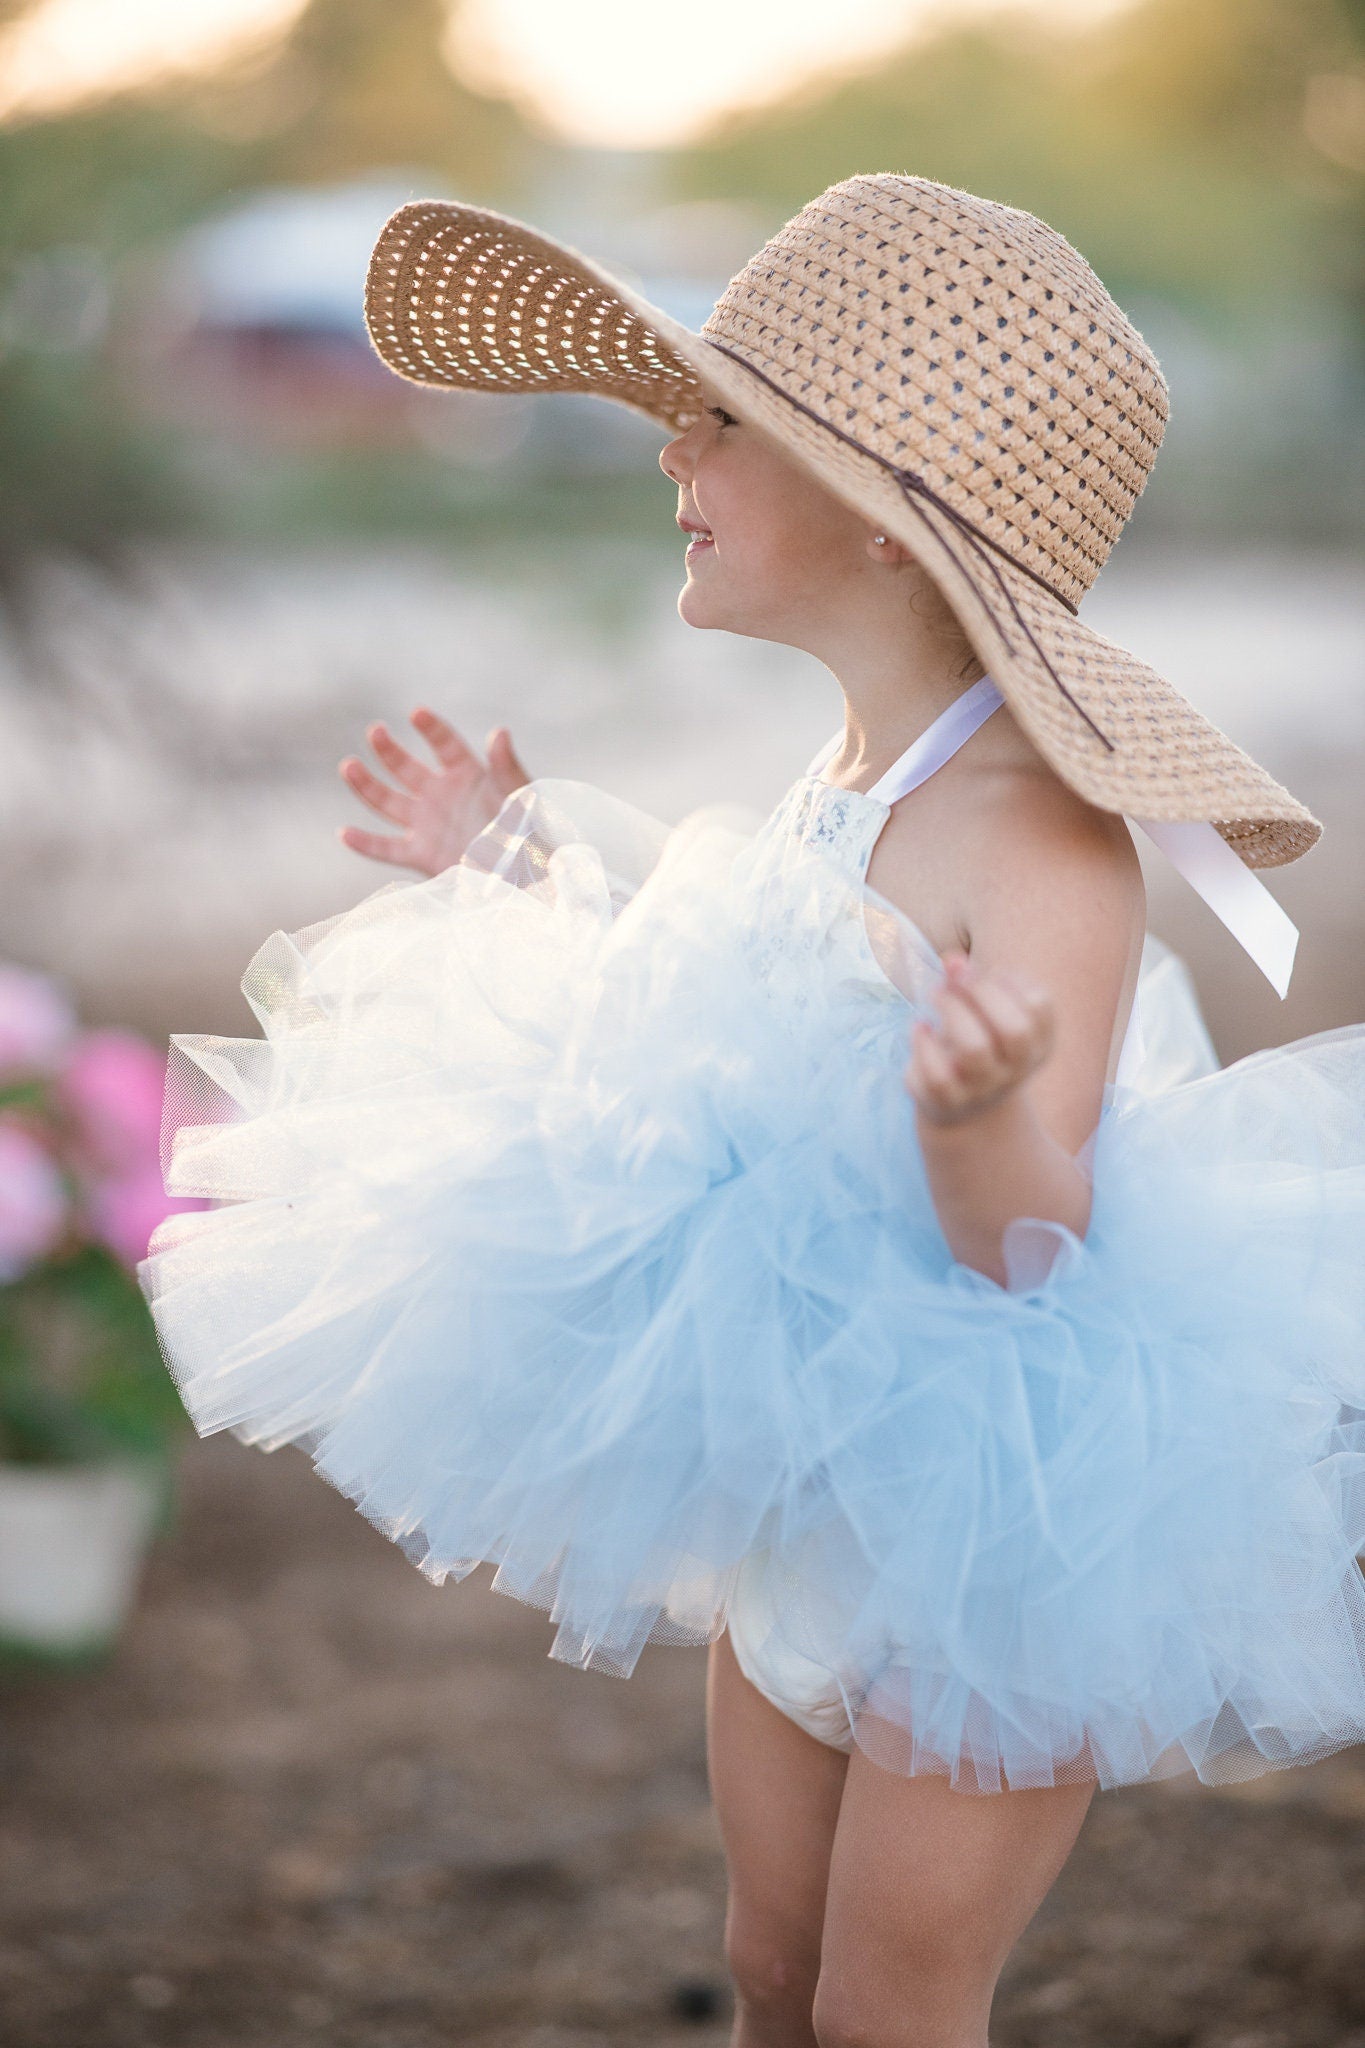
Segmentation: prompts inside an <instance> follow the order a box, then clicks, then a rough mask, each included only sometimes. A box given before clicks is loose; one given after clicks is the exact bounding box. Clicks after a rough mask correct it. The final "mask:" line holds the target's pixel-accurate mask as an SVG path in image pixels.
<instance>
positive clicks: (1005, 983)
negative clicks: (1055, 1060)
mask: <svg viewBox="0 0 1365 2048" xmlns="http://www.w3.org/2000/svg"><path fill="white" fill-rule="evenodd" d="M936 993H937V994H938V996H939V997H940V998H942V997H944V996H948V997H950V998H952V999H953V1000H954V1001H955V1003H956V1005H957V1006H958V1007H957V1008H956V1009H955V1010H954V1012H953V1014H954V1015H955V1016H961V1015H962V1014H963V1013H964V1011H969V1012H970V1013H971V1015H972V1016H973V1017H974V1018H976V1020H977V1021H978V1024H979V1026H980V1028H981V1029H982V1030H983V1031H985V1032H986V1033H987V1034H988V1036H989V1039H990V1042H991V1043H992V1045H993V1046H994V1047H995V1050H996V1052H997V1053H998V1054H999V1056H1000V1057H1001V1058H1004V1059H1009V1060H1013V1059H1017V1058H1018V1057H1019V1056H1020V1054H1021V1053H1023V1052H1025V1051H1027V1048H1028V1046H1029V1043H1030V1041H1031V1040H1032V1038H1033V1036H1034V1033H1035V1031H1036V1029H1037V1026H1038V1023H1039V1006H1038V1003H1037V1001H1036V999H1034V998H1032V997H1031V995H1030V992H1029V987H1028V985H1027V984H1023V983H1021V982H1020V981H1019V980H1018V979H1016V978H1015V977H1014V976H1012V975H1009V974H1007V973H1006V972H1005V971H1004V970H1002V969H996V970H995V972H994V973H992V974H980V973H977V972H975V971H973V970H972V969H971V968H970V967H968V968H963V967H960V966H959V967H955V968H954V969H953V971H952V973H951V975H950V976H949V978H948V979H947V980H946V982H945V983H944V985H943V986H942V987H941V988H940V989H939V990H938V991H937V992H936ZM1040 993H1041V991H1040Z"/></svg>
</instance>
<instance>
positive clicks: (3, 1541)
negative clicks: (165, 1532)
mask: <svg viewBox="0 0 1365 2048" xmlns="http://www.w3.org/2000/svg"><path fill="white" fill-rule="evenodd" d="M164 1486H165V1478H164V1473H163V1471H162V1468H161V1467H160V1466H159V1465H158V1464H156V1463H154V1462H151V1461H148V1462H146V1463H142V1464H133V1463H110V1464H99V1465H7V1464H4V1463H0V1649H7V1650H18V1651H21V1652H30V1653H36V1654H38V1655H40V1656H54V1657H80V1656H85V1655H90V1654H96V1653H98V1652H99V1651H101V1650H104V1649H107V1648H108V1646H109V1645H110V1644H111V1643H112V1641H113V1640H114V1638H115V1637H116V1636H117V1634H118V1632H119V1629H120V1628H121V1627H122V1625H123V1622H124V1619H125V1617H126V1616H127V1613H128V1610H129V1608H130V1607H131V1606H132V1602H133V1596H134V1594H135V1592H136V1590H137V1582H138V1578H139V1575H140V1572H141V1567H142V1560H143V1557H144V1555H145V1554H146V1550H147V1545H148V1543H149V1541H150V1539H151V1535H152V1531H153V1528H154V1526H155V1523H156V1518H157V1514H158V1512H159V1510H160V1506H161V1501H162V1497H163V1490H164Z"/></svg>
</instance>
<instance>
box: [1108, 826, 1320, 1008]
mask: <svg viewBox="0 0 1365 2048" xmlns="http://www.w3.org/2000/svg"><path fill="white" fill-rule="evenodd" d="M1131 822H1132V823H1133V824H1135V825H1141V827H1142V829H1143V831H1144V832H1145V833H1146V834H1147V837H1148V838H1149V839H1150V840H1151V841H1152V842H1153V844H1154V845H1156V846H1159V847H1160V849H1161V851H1162V852H1163V853H1164V854H1165V856H1166V858H1167V860H1168V861H1169V862H1170V863H1171V866H1172V867H1173V868H1175V869H1176V871H1177V873H1179V874H1182V875H1183V876H1184V877H1185V880H1186V881H1187V882H1188V883H1189V885H1190V887H1191V888H1192V889H1193V890H1194V891H1195V893H1196V895H1199V896H1202V897H1203V899H1204V901H1205V902H1206V903H1207V904H1208V906H1209V909H1210V910H1211V911H1212V912H1213V914H1214V916H1215V917H1216V918H1218V919H1219V920H1220V921H1221V922H1222V923H1223V924H1225V925H1226V926H1227V928H1228V930H1229V931H1230V932H1231V933H1232V936H1233V937H1234V939H1236V940H1237V943H1238V944H1239V945H1240V946H1241V947H1242V948H1243V949H1244V951H1245V952H1247V953H1248V954H1250V956H1251V958H1252V959H1253V960H1254V961H1255V963H1256V965H1257V966H1258V967H1259V968H1260V970H1261V972H1262V974H1264V976H1265V978H1266V980H1267V981H1268V982H1269V983H1270V985H1271V987H1272V988H1273V989H1274V991H1275V993H1276V995H1278V996H1281V997H1283V996H1286V995H1287V994H1288V993H1289V977H1290V975H1291V974H1292V973H1293V971H1294V949H1295V947H1296V946H1297V945H1298V943H1299V928H1298V926H1297V925H1296V924H1295V923H1294V920H1293V919H1292V918H1291V917H1290V916H1289V914H1288V912H1287V911H1285V910H1284V909H1283V908H1282V907H1281V906H1280V904H1278V903H1277V902H1276V901H1275V898H1274V897H1273V896H1272V895H1271V893H1270V891H1269V889H1267V888H1266V886H1265V883H1264V882H1262V881H1261V880H1260V879H1259V877H1258V876H1257V875H1255V874H1253V872H1252V870H1251V869H1250V868H1249V867H1247V866H1246V864H1245V862H1244V861H1243V860H1242V857H1241V855H1240V854H1238V853H1235V852H1234V851H1233V849H1232V848H1231V847H1230V846H1229V845H1228V842H1227V840H1226V839H1224V837H1223V835H1222V833H1221V832H1220V831H1219V830H1218V828H1217V826H1216V825H1211V824H1209V822H1208V821H1207V819H1202V818H1201V819H1197V820H1190V819H1181V820H1180V821H1179V822H1172V821H1171V820H1170V819H1166V818H1134V819H1132V821H1131Z"/></svg>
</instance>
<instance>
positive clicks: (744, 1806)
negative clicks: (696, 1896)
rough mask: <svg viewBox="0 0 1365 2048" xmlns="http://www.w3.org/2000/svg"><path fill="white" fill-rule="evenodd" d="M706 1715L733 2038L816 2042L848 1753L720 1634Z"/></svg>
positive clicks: (781, 2046)
mask: <svg viewBox="0 0 1365 2048" xmlns="http://www.w3.org/2000/svg"><path fill="white" fill-rule="evenodd" d="M706 1725H707V1748H708V1756H709V1768H710V1777H711V1797H712V1799H713V1801H714V1803H715V1808H716V1816H717V1819H718V1820H719V1823H720V1832H721V1839H722V1841H723V1843H724V1845H725V1861H726V1867H727V1871H728V1875H729V1883H730V1895H729V1904H728V1907H727V1911H726V1922H725V1948H726V1958H727V1961H728V1962H729V1966H730V1974H731V1976H732V1977H733V1979H734V1984H735V1999H736V2018H735V2031H734V2034H733V2035H732V2037H731V2048H815V2043H816V2037H815V2032H814V2027H813V2022H812V2018H811V2012H812V2007H813V2005H814V2001H815V1986H816V1980H817V1978H818V1976H819V1974H820V1939H821V1928H822V1926H823V1924H824V1917H825V1891H826V1883H827V1879H828V1874H829V1859H830V1849H831V1845H832V1843H833V1840H834V1832H835V1828H836V1826H837V1824H838V1819H839V1802H840V1797H841V1794H842V1792H843V1788H844V1777H845V1773H846V1771H847V1769H848V1758H847V1757H846V1756H844V1755H843V1753H842V1752H841V1751H839V1750H837V1749H830V1748H828V1747H827V1746H826V1744H824V1743H822V1742H817V1741H816V1740H815V1737H814V1736H813V1735H808V1734H807V1733H806V1731H805V1729H804V1728H798V1727H797V1725H796V1723H795V1722H794V1721H791V1720H789V1719H788V1718H787V1716H786V1715H785V1714H782V1713H779V1712H778V1710H777V1708H776V1707H775V1706H773V1705H772V1703H771V1701H769V1700H767V1699H765V1698H764V1696H763V1694H762V1693H761V1692H759V1691H758V1690H757V1688H756V1687H754V1686H752V1685H751V1684H750V1683H749V1681H748V1679H747V1678H746V1677H745V1676H744V1674H743V1672H742V1671H741V1670H740V1668H739V1665H738V1663H737V1662H736V1660H735V1653H734V1650H733V1648H732V1646H731V1643H730V1638H729V1636H728V1635H722V1636H720V1637H719V1638H718V1640H717V1641H715V1642H714V1643H712V1645H711V1649H710V1657H709V1662H708V1667H707V1680H706Z"/></svg>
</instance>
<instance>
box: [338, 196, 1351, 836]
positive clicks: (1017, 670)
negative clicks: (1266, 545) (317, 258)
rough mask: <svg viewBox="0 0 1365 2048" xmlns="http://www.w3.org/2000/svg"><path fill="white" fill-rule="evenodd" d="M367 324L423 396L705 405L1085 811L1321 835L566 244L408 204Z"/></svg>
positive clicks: (944, 513) (899, 494) (488, 217)
mask: <svg viewBox="0 0 1365 2048" xmlns="http://www.w3.org/2000/svg"><path fill="white" fill-rule="evenodd" d="M365 320H366V325H367V328H368V330H369V334H370V338H371V340H372V342H373V344H374V347H375V349H376V351H377V352H378V354H379V356H380V357H381V358H382V360H383V361H384V362H385V363H386V364H387V365H388V367H389V368H390V369H391V370H393V371H395V372H396V374H397V375H398V376H400V377H404V378H406V379H408V380H409V381H410V382H414V383H418V384H424V385H433V386H437V387H441V388H444V389H447V390H457V391H465V392H475V391H483V392H504V393H507V392H520V393H523V394H526V393H533V392H545V391H576V392H585V393H590V394H595V395H598V396H601V397H604V398H611V399H615V400H616V401H617V402H618V403H620V404H623V405H627V406H630V407H631V408H632V409H633V410H635V411H638V412H642V413H644V414H645V415H646V417H648V418H650V419H652V420H653V421H655V422H656V424H658V425H661V426H664V427H666V428H668V429H669V430H670V432H672V433H680V432H683V431H685V430H686V428H687V427H688V426H690V425H691V424H692V422H693V421H694V420H695V419H696V418H697V417H698V415H699V413H700V412H701V409H702V406H703V404H704V403H705V402H707V400H708V399H711V398H714V399H715V400H717V401H718V402H720V403H721V404H723V405H724V406H725V407H726V408H727V409H732V410H733V411H734V412H735V414H736V416H737V417H739V418H740V419H743V420H744V421H745V422H746V423H748V424H750V425H752V426H754V427H755V428H756V429H758V430H759V431H761V432H762V433H764V434H765V435H767V436H768V437H770V438H771V439H772V440H773V441H774V442H775V443H776V444H777V445H778V446H779V447H780V449H781V450H782V451H783V452H784V453H785V454H786V455H787V456H788V457H790V458H791V459H793V460H795V461H797V462H799V463H800V464H801V465H802V466H803V467H804V468H805V469H807V470H808V471H809V472H810V473H811V474H812V475H813V476H814V477H816V478H817V479H818V480H819V481H820V482H821V483H822V484H823V485H825V487H826V488H827V489H828V490H829V491H831V492H832V493H833V495H834V496H836V497H837V498H839V499H840V500H841V501H842V502H844V503H845V504H847V505H849V506H850V507H852V508H853V509H854V510H856V511H858V512H860V513H862V514H864V515H866V517H867V518H868V519H869V520H871V521H874V522H876V524H877V526H878V528H879V530H881V531H883V532H885V533H888V534H891V535H894V537H895V538H896V539H897V540H899V541H900V542H902V543H903V545H904V546H905V547H907V548H908V549H909V550H910V551H911V552H912V553H913V554H914V555H915V557H916V558H917V559H918V560H919V561H920V562H921V563H922V564H923V566H924V568H925V569H926V570H927V572H928V573H929V574H930V575H931V576H932V577H933V579H934V581H935V583H936V584H937V586H938V588H939V589H940V590H941V591H942V593H943V596H944V598H945V599H946V600H947V602H948V604H949V605H950V606H951V607H952V610H953V611H954V613H955V614H956V616H957V617H958V618H959V620H960V621H961V623H962V626H963V628H964V630H965V632H966V634H967V636H968V638H969V639H970V641H971V644H972V646H973V648H974V649H975V651H976V653H977V655H978V656H979V658H980V659H981V661H982V662H983V663H984V664H985V665H986V668H987V669H988V670H989V672H990V674H991V676H992V677H993V678H994V679H995V681H996V683H997V684H998V686H999V688H1000V690H1001V691H1002V693H1003V695H1004V697H1005V699H1006V701H1007V702H1008V704H1009V706H1010V709H1011V711H1012V712H1013V714H1014V716H1015V717H1016V718H1017V720H1018V722H1019V724H1020V725H1021V727H1022V728H1023V730H1024V731H1025V732H1026V733H1027V734H1028V736H1029V738H1030V739H1031V740H1032V741H1033V743H1034V745H1035V746H1036V747H1037V748H1038V750H1039V752H1040V753H1041V754H1042V755H1043V757H1044V758H1045V759H1046V760H1047V761H1048V763H1049V764H1050V765H1051V766H1052V767H1053V768H1054V769H1055V770H1056V772H1057V773H1058V774H1059V775H1060V776H1061V777H1062V779H1063V780H1064V781H1065V782H1067V783H1068V784H1069V785H1070V786H1071V787H1072V788H1073V789H1075V790H1077V791H1078V792H1079V793H1080V794H1081V795H1082V796H1084V797H1086V798H1087V799H1088V800H1089V801H1090V802H1091V803H1094V804H1096V805H1098V806H1100V807H1101V808H1102V809H1104V810H1110V811H1118V812H1122V813H1124V814H1126V815H1127V816H1129V817H1131V818H1134V819H1137V820H1147V819H1150V820H1161V821H1182V820H1208V821H1209V822H1211V823H1212V824H1213V825H1215V826H1216V828H1217V830H1218V831H1219V833H1220V834H1221V835H1222V837H1223V838H1224V839H1225V840H1226V841H1227V842H1228V844H1229V845H1231V846H1232V847H1233V848H1234V850H1235V851H1236V852H1237V853H1238V854H1239V855H1240V857H1241V859H1242V860H1243V861H1244V863H1245V864H1246V865H1247V866H1248V867H1249V868H1266V867H1279V866H1283V865H1285V864H1286V863H1287V862H1290V861H1293V860H1297V859H1298V858H1299V857H1300V855H1302V854H1304V853H1306V852H1307V851H1308V850H1309V848H1310V847H1311V846H1313V845H1315V844H1316V842H1317V840H1318V839H1319V838H1320V837H1321V834H1322V829H1323V828H1322V825H1321V823H1320V821H1319V820H1318V819H1317V818H1315V817H1314V816H1313V814H1312V812H1311V811H1309V810H1308V809H1306V808H1305V806H1304V805H1303V804H1301V803H1300V802H1299V801H1298V800H1297V799H1296V798H1295V797H1293V796H1291V795H1290V793H1289V791H1288V790H1287V789H1285V788H1283V787H1282V785H1281V784H1280V783H1278V782H1277V781H1276V780H1275V779H1274V777H1273V776H1271V775H1270V774H1269V773H1268V772H1267V771H1266V770H1265V769H1264V768H1262V767H1261V766H1260V764H1259V763H1258V762H1256V761H1254V760H1253V759H1252V758H1251V756H1250V755H1249V754H1247V753H1245V752H1244V751H1243V750H1242V748H1240V747H1239V746H1237V744H1236V743H1235V741H1233V740H1231V739H1230V738H1229V737H1228V735H1227V734H1226V733H1224V732H1223V731H1221V730H1220V729H1219V727H1218V726H1216V725H1214V724H1213V723H1212V721H1211V720H1209V719H1207V718H1205V717H1204V716H1203V715H1202V714H1201V713H1200V712H1198V711H1197V710H1196V709H1195V707H1194V706H1193V705H1192V704H1191V703H1190V702H1189V700H1188V698H1186V697H1184V696H1183V695H1182V694H1181V693H1180V691H1179V690H1177V689H1176V688H1175V687H1174V685H1173V684H1171V683H1169V682H1167V681H1166V679H1165V678H1164V677H1163V676H1161V675H1159V674H1158V673H1157V671H1156V670H1155V669H1153V668H1151V667H1149V666H1148V664H1147V663H1146V662H1143V661H1140V660H1139V659H1138V658H1137V656H1136V655H1134V654H1132V653H1130V652H1129V651H1128V650H1127V649H1126V648H1123V647H1120V646H1118V645H1116V644H1115V643H1114V642H1113V641H1111V640H1108V639H1106V638H1105V637H1104V635H1103V634H1101V633H1097V632H1096V631H1095V630H1094V628H1093V627H1091V626H1089V625H1087V624H1086V623H1085V622H1084V620H1082V619H1080V618H1079V617H1077V616H1076V615H1075V614H1074V613H1073V612H1072V611H1071V610H1070V609H1069V607H1068V606H1067V605H1066V604H1065V603H1064V602H1063V601H1062V600H1061V599H1060V598H1059V597H1057V596H1056V595H1055V594H1053V593H1052V592H1051V591H1049V590H1047V589H1046V588H1044V587H1043V585H1042V584H1041V583H1040V582H1039V581H1038V579H1037V577H1036V576H1035V575H1033V574H1030V573H1029V572H1028V571H1027V570H1025V569H1022V568H1020V567H1019V566H1018V565H1017V563H1014V562H1012V561H1010V560H1009V559H1008V557H1007V556H1006V555H1004V554H1002V553H1000V552H999V551H997V550H995V549H990V550H986V549H982V548H976V549H972V550H964V547H963V537H962V532H961V530H960V524H959V523H958V522H956V521H955V520H954V519H953V517H952V516H951V512H950V511H948V510H944V509H942V508H941V507H940V505H939V504H937V503H935V502H934V500H933V499H931V498H924V497H919V496H908V495H907V494H906V493H905V492H904V491H903V490H902V488H901V486H900V484H899V483H898V482H897V480H896V477H895V475H894V474H892V473H891V472H889V470H888V468H887V467H886V465H885V464H884V463H882V462H880V461H878V460H877V459H876V458H875V457H874V456H871V455H869V454H866V453H864V452H862V451H861V450H860V449H858V448H855V447H853V446H850V445H849V444H848V442H847V441H845V440H842V439H838V438H836V437H835V435H834V434H833V433H831V432H830V431H829V430H828V429H827V428H826V426H825V425H823V424H822V423H820V422H819V421H817V420H815V419H812V418H810V417H808V416H807V414H805V413H804V412H802V411H801V410H798V408H797V406H796V405H795V404H793V403H792V402H790V401H789V400H788V399H787V398H786V397H785V396H784V395H783V394H782V392H781V391H780V390H779V389H775V388H773V387H772V386H771V385H770V384H768V383H767V382H765V381H763V379H762V378H761V376H759V375H755V374H754V373H753V370H751V369H750V368H748V367H746V366H745V364H744V363H743V362H741V361H737V360H735V359H734V358H733V357H732V356H731V355H730V354H728V353H725V352H724V351H723V350H722V349H721V348H720V347H718V346H717V345H716V344H715V343H714V342H713V341H711V340H709V339H708V338H707V336H706V335H704V334H699V333H696V332H694V331H693V330H692V329H691V328H689V327H687V326H685V325H684V324H683V323H682V322H681V321H678V320H676V319H674V318H673V317H672V315H670V314H669V313H667V312H665V311H664V310H663V308H662V307H660V306H656V305H654V304H652V303H651V301H650V300H648V299H646V298H645V297H644V296H643V295H642V294H641V293H640V292H638V291H637V290H636V289H635V288H634V287H633V286H632V285H631V284H630V283H629V282H628V281H626V280H625V279H623V278H620V277H617V276H615V275H613V274H612V273H611V272H610V271H608V270H605V269H603V268H602V267H601V266H600V265H598V264H596V263H595V262H593V260H592V259H591V258H590V257H588V256H585V255H583V254H582V253H581V252H580V251H579V250H577V249H574V248H572V247H571V246H570V245H568V244H567V243H564V242H561V241H558V240H556V239H555V238H553V237H551V236H548V235H545V234H542V233H541V232H540V231H539V230H538V229H535V228H533V227H530V226H529V225H527V224H526V223H525V222H522V221H518V220H515V219H513V218H512V217H511V216H509V215H506V214H502V213H497V212H493V211H490V210H488V209H486V208H480V207H474V206H466V205H463V204H461V203H459V202H457V201H453V200H439V199H429V200H418V201H414V202H411V203H410V204H408V205H405V206H401V207H400V208H399V209H398V210H397V212H396V213H394V214H393V215H392V216H391V217H390V219H389V220H388V221H387V222H386V223H385V225H384V227H383V229H382V231H381V233H380V235H379V238H378V241H377V242H376V244H375V247H374V251H373V254H372V256H371V259H370V264H369V271H368V276H367V279H366V287H365ZM757 367H759V366H758V365H755V368H757ZM1059 684H1064V685H1065V689H1064V690H1063V688H1061V687H1059ZM1100 735H1102V737H1100Z"/></svg>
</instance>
